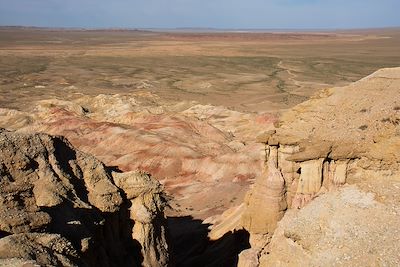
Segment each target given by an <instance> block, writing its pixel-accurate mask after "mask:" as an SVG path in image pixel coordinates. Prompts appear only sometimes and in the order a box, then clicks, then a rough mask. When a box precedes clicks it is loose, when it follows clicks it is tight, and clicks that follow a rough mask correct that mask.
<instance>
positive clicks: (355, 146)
mask: <svg viewBox="0 0 400 267" xmlns="http://www.w3.org/2000/svg"><path fill="white" fill-rule="evenodd" d="M399 65H400V29H381V30H363V31H343V32H329V33H316V32H315V33H222V32H221V33H199V32H196V33H193V32H192V33H184V32H179V31H176V32H162V33H160V32H146V31H122V30H114V31H111V30H108V31H102V30H99V31H85V30H54V29H52V30H50V29H35V28H13V27H10V28H0V148H1V152H2V153H1V154H0V175H1V180H0V191H1V197H2V198H1V201H2V203H3V204H4V205H2V206H1V207H0V208H1V209H0V265H2V264H6V265H7V264H8V265H13V264H14V265H15V264H23V263H29V264H33V263H35V262H36V263H39V264H42V265H46V264H53V265H61V264H62V265H67V266H76V265H78V266H82V264H83V265H85V264H86V265H89V266H90V265H96V266H97V265H99V264H100V265H102V264H104V266H121V265H124V266H132V265H133V266H139V265H141V264H144V265H148V266H167V265H173V264H174V263H176V264H177V265H178V266H206V265H207V266H231V265H235V264H236V263H238V264H239V266H259V265H261V266H271V265H276V266H296V264H297V265H299V262H301V264H302V265H304V266H343V265H352V266H366V264H367V263H368V264H369V263H371V265H373V266H397V265H398V264H400V259H399V257H398V255H399V253H398V248H397V247H396V246H395V245H394V243H395V242H396V239H397V240H398V238H399V232H398V230H397V222H398V220H399V214H400V212H399V210H398V207H399V199H398V197H396V196H398V189H399V188H400V187H399V177H400V176H399V173H400V166H399V157H398V153H397V151H398V147H399V143H400V142H399V122H400V117H399V110H400V100H399V87H398V84H399V81H400V74H399V73H400V69H399V68H393V69H384V70H380V71H378V72H376V73H374V74H373V75H371V76H369V77H367V78H365V79H362V80H360V81H358V82H355V81H357V80H359V79H360V78H363V77H365V76H367V75H369V74H371V73H373V72H375V71H376V70H377V69H381V68H385V67H396V66H399ZM353 82H355V83H353ZM338 86H344V87H338ZM321 89H323V90H321ZM317 92H318V93H317ZM1 128H5V129H7V130H4V129H1ZM8 130H10V131H8ZM13 131H15V132H13ZM38 132H41V133H43V134H38ZM47 134H50V135H60V136H64V137H66V139H65V138H63V137H54V136H49V135H47ZM67 140H68V141H67ZM69 142H71V143H69ZM81 151H82V152H81ZM89 154H92V155H94V156H95V157H96V158H97V159H99V160H100V161H101V162H100V161H99V160H97V159H96V158H95V157H92V156H90V155H89ZM102 162H103V163H104V165H103V163H102ZM137 170H139V171H145V172H147V173H150V174H151V176H152V177H151V176H149V175H147V174H144V173H142V172H137ZM154 178H155V179H154ZM157 180H158V181H157ZM159 182H160V183H161V184H162V186H161V184H160V183H159ZM252 185H253V186H252ZM245 195H246V197H245ZM166 199H168V200H169V205H170V206H166V204H167V203H166ZM164 208H166V210H165V215H167V216H168V218H167V220H165V218H164ZM59 214H63V215H64V214H66V216H60V215H59ZM376 214H379V216H375V215H376ZM361 218H362V219H361ZM365 218H369V219H368V223H365V222H366V221H364V219H365ZM281 219H282V220H281ZM279 220H281V221H280V222H278V221H279ZM360 220H363V223H361V224H360V223H359V222H360ZM167 226H168V227H167ZM209 226H210V227H209ZM167 228H169V234H168V233H167ZM243 229H245V230H243ZM388 229H389V230H388ZM275 230H276V231H275ZM131 237H132V238H131ZM171 243H172V246H171ZM110 244H111V245H110ZM115 248H118V249H115ZM325 248H329V254H327V253H326V249H325ZM97 252H99V253H97ZM239 253H240V255H239ZM288 255H289V256H288Z"/></svg>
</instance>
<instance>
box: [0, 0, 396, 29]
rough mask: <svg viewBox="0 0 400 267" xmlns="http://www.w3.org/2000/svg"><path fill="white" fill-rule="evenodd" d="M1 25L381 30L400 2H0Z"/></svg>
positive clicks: (393, 21)
mask: <svg viewBox="0 0 400 267" xmlns="http://www.w3.org/2000/svg"><path fill="white" fill-rule="evenodd" d="M0 25H23V26H39V27H83V28H185V27H194V28H222V29H328V28H331V29H338V28H379V27H395V26H400V0H331V1H328V0H142V1H138V0H114V1H109V0H0Z"/></svg>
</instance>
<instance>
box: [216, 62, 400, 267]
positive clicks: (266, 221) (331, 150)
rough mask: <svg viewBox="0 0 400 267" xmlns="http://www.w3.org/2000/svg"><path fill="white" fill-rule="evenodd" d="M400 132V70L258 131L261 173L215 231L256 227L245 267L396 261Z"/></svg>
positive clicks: (326, 96) (317, 100)
mask: <svg viewBox="0 0 400 267" xmlns="http://www.w3.org/2000/svg"><path fill="white" fill-rule="evenodd" d="M399 135H400V68H394V69H383V70H380V71H377V72H376V73H374V74H372V75H370V76H368V77H366V78H364V79H362V80H360V81H358V82H355V83H353V84H351V85H349V86H346V87H342V88H332V89H327V90H324V91H322V92H320V93H318V94H317V95H316V96H315V97H313V98H312V99H310V100H309V101H306V102H304V103H302V104H300V105H298V106H296V107H294V108H293V109H292V110H290V111H288V112H287V113H285V114H283V116H282V117H281V120H280V122H279V123H278V124H277V128H276V129H275V130H273V131H268V132H265V133H264V134H262V135H260V136H259V137H258V141H259V142H261V143H263V144H264V145H265V149H264V151H263V154H264V155H265V160H264V161H265V164H264V165H265V167H264V172H263V174H262V175H260V176H259V177H258V178H256V182H255V184H254V186H253V188H252V189H251V190H250V191H249V193H248V197H247V201H246V202H245V203H244V206H243V205H241V206H240V209H239V208H236V209H232V210H231V211H228V212H226V213H225V214H229V216H225V219H232V218H235V220H234V221H235V222H237V223H236V224H235V225H231V224H228V223H227V222H226V221H224V219H220V220H216V221H217V224H216V225H215V226H214V227H213V229H212V230H211V233H210V236H211V237H215V238H218V237H219V236H221V235H223V234H224V231H225V232H226V231H232V230H238V229H241V228H244V229H246V230H247V231H248V232H249V233H250V244H251V248H250V249H247V250H244V251H243V252H241V254H240V255H239V266H350V265H351V266H366V265H369V264H370V263H371V262H373V264H372V265H374V266H375V265H376V266H381V265H383V266H397V265H398V264H399V261H400V258H399V257H398V255H400V251H399V249H398V248H393V244H394V243H395V241H394V239H399V238H400V236H399V231H398V230H397V226H395V223H394V222H395V221H396V220H399V219H400V213H399V212H398V206H399V204H400V202H399V198H398V194H399V193H400V187H399V182H400V157H399V155H400V154H399V153H398V150H397V152H395V151H396V149H398V148H399V146H400V138H399ZM346 184H351V186H349V185H346ZM343 186H344V187H343ZM341 188H343V189H341ZM384 188H385V189H384ZM314 199H315V200H314ZM310 202H311V203H310ZM317 206H318V207H317ZM378 207H379V208H378ZM286 209H287V211H286ZM378 209H379V211H378ZM285 212H286V213H285ZM284 214H285V215H284ZM376 216H379V218H375V217H376ZM222 217H224V216H222ZM238 218H241V220H238ZM366 218H368V219H366ZM281 219H282V221H281V222H279V221H280V220H281ZM360 221H362V223H360ZM278 222H279V223H278ZM224 227H225V228H224ZM384 228H385V229H386V231H384V230H383V229H384ZM385 240H387V241H388V243H386V241H385ZM375 244H377V245H375ZM338 247H339V248H338ZM366 251H369V252H366ZM366 254H369V255H366Z"/></svg>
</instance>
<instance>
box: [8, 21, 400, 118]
mask: <svg viewBox="0 0 400 267" xmlns="http://www.w3.org/2000/svg"><path fill="white" fill-rule="evenodd" d="M399 44H400V31H399V30H397V29H393V30H380V31H378V30H371V31H362V32H343V33H340V32H332V33H290V34H279V33H276V34H271V33H253V34H246V33H207V34H206V33H204V34H202V33H152V32H140V31H57V30H45V31H43V30H42V31H41V30H34V29H18V30H16V29H13V28H3V29H0V90H1V91H0V93H1V94H0V97H1V98H0V104H1V106H3V107H13V108H17V109H27V108H29V106H30V103H31V102H32V100H39V99H47V98H51V97H61V98H63V99H66V98H73V97H74V93H85V94H89V95H97V94H99V93H107V94H110V93H129V92H133V91H137V90H140V89H142V90H148V91H152V92H154V93H156V94H157V95H159V96H161V97H163V98H165V99H167V100H168V99H173V100H176V99H177V100H196V101H199V102H201V103H211V104H214V105H223V106H226V107H234V108H236V109H239V110H244V111H276V110H281V109H285V108H289V107H292V106H294V105H295V104H298V103H300V102H303V101H304V100H306V99H307V98H308V97H309V96H310V95H312V94H313V93H314V92H315V91H316V90H317V89H321V88H326V87H330V86H332V85H345V84H348V83H350V82H352V81H356V80H358V79H360V78H362V77H364V76H366V75H368V74H370V73H372V72H373V71H375V70H377V69H379V68H382V67H393V66H396V65H398V63H399V62H400V48H399V47H400V45H399ZM35 86H39V87H41V86H45V88H35Z"/></svg>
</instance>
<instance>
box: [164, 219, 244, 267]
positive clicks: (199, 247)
mask: <svg viewBox="0 0 400 267" xmlns="http://www.w3.org/2000/svg"><path fill="white" fill-rule="evenodd" d="M209 226H210V225H209V224H203V223H202V221H201V220H196V219H193V218H192V217H191V216H185V217H169V218H168V227H169V231H170V236H171V242H172V246H173V248H172V249H173V253H174V257H175V261H176V265H177V266H178V267H189V266H199V267H200V266H202V267H203V266H215V267H217V266H218V267H221V266H227V267H230V266H237V263H238V256H239V253H240V252H241V251H242V250H244V249H247V248H250V243H249V237H250V235H249V233H248V232H247V231H246V230H239V231H234V232H228V233H226V234H225V235H224V236H223V237H221V238H220V239H218V240H215V241H211V240H209V238H208V232H209V230H208V227H209Z"/></svg>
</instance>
